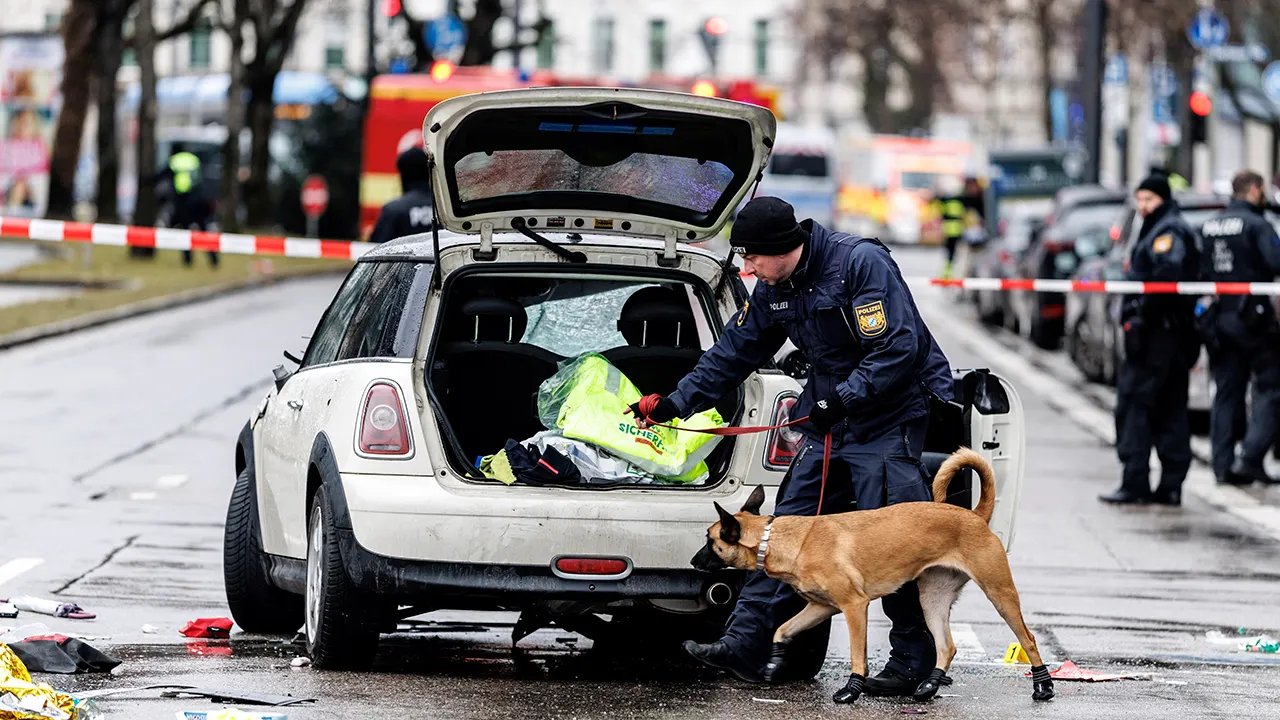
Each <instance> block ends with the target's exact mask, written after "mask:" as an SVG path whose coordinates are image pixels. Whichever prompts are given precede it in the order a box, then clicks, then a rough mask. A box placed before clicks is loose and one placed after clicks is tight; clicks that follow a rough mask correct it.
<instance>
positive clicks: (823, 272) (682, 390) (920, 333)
mask: <svg viewBox="0 0 1280 720" xmlns="http://www.w3.org/2000/svg"><path fill="white" fill-rule="evenodd" d="M801 226H802V227H803V228H804V229H805V230H806V231H808V232H809V241H808V244H807V249H806V250H805V253H804V257H803V258H802V260H801V264H800V266H799V267H798V268H797V269H796V272H795V273H794V274H793V275H792V277H791V278H789V279H788V280H787V281H785V282H782V283H779V284H778V285H776V286H770V285H768V284H766V283H763V282H759V283H756V287H755V290H754V291H753V292H752V294H751V298H750V299H749V300H748V301H747V302H746V303H745V304H744V305H743V306H742V308H741V309H740V310H739V311H738V312H737V313H735V314H734V317H733V318H732V319H731V320H730V321H729V323H728V324H727V325H726V326H725V329H724V333H723V334H722V335H721V336H720V339H719V340H717V341H716V343H715V345H714V346H712V347H711V349H709V350H707V352H706V353H704V354H703V356H702V359H701V360H699V362H698V365H697V367H695V368H694V369H693V371H692V372H690V373H689V374H688V375H687V376H685V378H684V379H683V380H681V381H680V384H679V385H678V386H677V388H676V391H675V392H674V393H672V394H671V400H672V401H673V402H674V403H675V404H676V407H677V409H679V410H680V414H681V417H687V416H688V415H690V414H693V413H696V412H701V411H702V410H706V409H707V408H710V407H713V406H715V404H716V403H717V402H719V401H720V399H722V398H724V397H726V396H727V395H728V394H729V393H730V392H732V391H733V390H734V389H736V388H737V387H738V386H739V385H741V384H742V383H743V382H744V381H745V380H746V379H747V377H748V376H749V375H750V374H751V373H752V372H754V371H756V370H758V369H759V368H761V367H762V366H764V365H765V364H766V363H768V362H769V360H770V359H771V358H772V357H773V356H774V354H775V353H777V351H778V350H779V349H780V348H781V347H782V345H783V343H784V342H785V341H786V340H787V339H788V338H790V339H791V342H793V343H794V344H795V346H796V347H797V348H798V349H799V350H800V351H801V352H803V353H804V354H805V356H806V357H807V359H808V360H809V362H810V373H809V378H808V380H807V381H806V384H805V388H804V392H803V393H802V394H801V396H800V399H799V401H798V402H797V404H796V406H795V408H793V410H792V413H791V417H793V418H799V417H804V416H806V415H808V414H809V410H810V408H811V407H812V406H813V404H814V403H815V402H817V401H818V400H821V399H823V398H825V397H830V396H831V395H832V394H835V393H838V394H839V396H840V399H841V401H843V402H844V405H845V407H846V408H848V410H849V417H848V419H847V420H846V421H845V422H844V423H843V432H842V431H841V425H837V426H836V427H835V428H834V429H833V432H834V433H835V434H836V435H837V436H838V437H841V438H844V437H847V438H848V439H850V440H852V441H854V442H865V441H866V440H868V439H870V438H873V437H876V436H878V435H880V434H882V433H884V432H887V431H889V430H892V429H894V428H896V427H897V426H898V425H900V424H901V423H903V422H906V421H908V420H913V419H916V418H920V417H924V416H926V415H927V414H928V412H929V396H930V394H932V395H934V396H936V397H937V398H938V399H940V400H943V401H949V400H951V399H952V398H953V396H954V394H953V391H952V377H951V367H950V364H949V363H948V361H947V358H946V356H945V355H943V353H942V349H941V348H940V347H938V344H937V342H935V341H934V339H933V336H932V335H931V334H930V332H929V329H928V328H927V327H926V326H925V324H924V320H923V319H922V318H921V317H920V312H919V311H918V310H917V309H916V305H915V301H914V299H913V298H912V297H911V293H910V292H909V291H908V289H907V285H906V282H905V281H904V280H903V278H902V273H901V272H900V271H899V269H898V265H897V263H895V262H894V261H893V259H892V258H891V257H890V256H889V249H888V248H886V247H885V246H884V245H883V244H881V243H880V241H879V240H875V239H872V238H862V237H855V236H853V235H847V234H845V233H838V232H833V231H830V230H828V229H826V228H824V227H822V226H821V225H819V224H818V223H815V222H813V221H812V220H805V221H804V222H802V223H801ZM799 429H800V430H801V431H803V432H804V433H805V434H806V435H809V436H811V437H816V436H817V432H816V431H814V430H813V429H812V428H810V427H809V426H808V425H807V424H802V425H800V426H799Z"/></svg>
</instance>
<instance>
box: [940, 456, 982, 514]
mask: <svg viewBox="0 0 1280 720" xmlns="http://www.w3.org/2000/svg"><path fill="white" fill-rule="evenodd" d="M963 468H973V470H974V471H975V472H977V473H978V477H979V478H980V479H981V485H980V486H979V492H980V493H981V494H980V495H979V497H978V507H976V508H974V509H973V511H974V512H975V513H977V514H978V517H980V518H982V522H984V523H987V524H990V523H991V513H992V512H994V511H995V508H996V476H995V473H994V472H993V471H992V470H991V463H989V462H987V459H986V458H984V457H982V456H981V455H979V454H978V453H977V452H975V451H973V450H971V449H969V448H967V447H962V448H960V449H959V450H956V451H955V452H953V453H951V457H949V458H947V459H946V462H944V463H942V467H941V468H938V474H937V476H935V477H934V478H933V501H934V502H946V501H947V487H948V486H950V485H951V478H953V477H955V475H956V473H958V472H960V470H962V469H963Z"/></svg>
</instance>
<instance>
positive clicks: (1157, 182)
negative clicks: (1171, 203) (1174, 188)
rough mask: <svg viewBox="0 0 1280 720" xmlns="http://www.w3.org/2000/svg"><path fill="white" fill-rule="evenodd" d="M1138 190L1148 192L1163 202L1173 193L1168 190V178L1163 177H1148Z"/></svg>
mask: <svg viewBox="0 0 1280 720" xmlns="http://www.w3.org/2000/svg"><path fill="white" fill-rule="evenodd" d="M1138 190H1150V191H1151V192H1153V193H1155V194H1157V195H1159V196H1160V198H1161V199H1163V200H1168V199H1169V198H1171V197H1173V193H1172V192H1171V191H1170V190H1169V178H1168V177H1167V176H1165V175H1148V176H1147V177H1146V178H1145V179H1144V180H1143V181H1142V184H1141V185H1139V186H1138ZM1135 192H1136V191H1135Z"/></svg>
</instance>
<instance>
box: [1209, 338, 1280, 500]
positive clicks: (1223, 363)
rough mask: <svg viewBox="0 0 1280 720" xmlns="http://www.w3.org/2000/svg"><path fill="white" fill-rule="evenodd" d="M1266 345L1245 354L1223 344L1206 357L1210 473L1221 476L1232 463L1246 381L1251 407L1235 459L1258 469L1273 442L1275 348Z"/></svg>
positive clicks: (1279, 402)
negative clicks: (1211, 389)
mask: <svg viewBox="0 0 1280 720" xmlns="http://www.w3.org/2000/svg"><path fill="white" fill-rule="evenodd" d="M1276 342H1280V341H1277V340H1276V339H1275V338H1274V336H1272V338H1271V342H1267V343H1264V344H1263V346H1262V347H1260V348H1258V349H1255V350H1250V349H1245V348H1243V347H1240V346H1239V345H1237V344H1235V343H1232V342H1230V341H1229V340H1223V341H1222V342H1221V344H1220V345H1219V346H1218V347H1217V348H1216V349H1215V351H1214V352H1213V354H1212V355H1210V357H1209V367H1210V369H1211V370H1212V371H1213V382H1214V383H1215V384H1216V385H1217V391H1216V393H1215V394H1214V397H1213V414H1212V415H1211V417H1210V423H1209V436H1210V438H1211V439H1212V441H1213V473H1214V475H1216V476H1217V477H1219V478H1225V477H1226V475H1227V473H1228V472H1229V471H1230V470H1231V464H1232V462H1233V461H1234V460H1235V455H1236V452H1235V445H1236V439H1237V438H1238V437H1239V434H1238V433H1237V432H1236V425H1237V423H1238V418H1239V417H1240V416H1241V415H1242V414H1243V413H1244V408H1245V395H1246V393H1247V392H1248V389H1249V378H1250V377H1251V376H1252V378H1253V383H1254V393H1253V408H1252V411H1251V413H1250V419H1249V423H1248V430H1247V432H1246V433H1245V435H1244V441H1243V442H1242V443H1241V444H1240V457H1241V459H1242V460H1244V462H1246V463H1248V464H1250V465H1254V466H1257V465H1261V464H1262V459H1263V457H1264V456H1265V455H1266V453H1267V449H1268V448H1269V447H1270V446H1271V444H1272V443H1273V442H1275V439H1276V431H1277V429H1278V425H1280V348H1277V347H1276Z"/></svg>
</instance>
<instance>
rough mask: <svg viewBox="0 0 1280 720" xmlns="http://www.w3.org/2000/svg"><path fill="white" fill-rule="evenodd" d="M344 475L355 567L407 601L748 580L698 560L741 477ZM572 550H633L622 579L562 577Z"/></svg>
mask: <svg viewBox="0 0 1280 720" xmlns="http://www.w3.org/2000/svg"><path fill="white" fill-rule="evenodd" d="M338 485H339V488H340V489H339V491H337V492H330V493H329V498H330V502H331V503H332V504H333V505H334V507H333V508H332V509H333V517H334V520H335V525H336V526H337V529H338V539H339V546H340V548H341V552H342V560H343V566H344V568H345V570H346V573H347V576H348V577H349V578H350V579H351V582H352V583H353V584H355V585H356V586H357V587H359V588H361V589H362V590H365V591H368V592H370V593H375V594H378V595H383V596H394V597H397V598H400V599H401V600H402V601H404V602H412V603H416V602H422V603H434V604H437V605H439V604H442V603H443V604H444V605H445V606H450V607H469V606H473V605H475V604H477V603H479V604H480V605H503V606H510V605H511V604H512V603H520V602H522V601H533V600H548V599H555V600H572V601H581V602H589V603H605V602H613V601H617V600H624V599H629V598H646V599H660V598H661V599H681V600H699V599H701V598H703V597H705V594H706V592H707V590H708V588H709V587H710V586H712V585H713V584H715V583H718V582H725V583H728V584H730V586H731V587H734V586H736V584H737V583H740V581H741V580H740V578H741V574H740V573H733V572H730V573H724V574H719V573H717V574H708V573H703V572H700V571H697V570H694V569H693V568H692V567H691V566H690V560H691V559H692V558H693V555H694V554H695V553H696V552H697V551H698V549H699V548H700V547H702V545H703V543H704V541H705V537H706V530H707V527H709V526H710V525H711V523H712V522H714V509H713V508H712V506H711V500H712V499H713V498H715V499H717V500H719V501H720V502H721V503H722V504H725V503H729V504H730V506H733V503H737V504H739V505H740V504H741V503H742V502H745V499H746V497H745V496H746V494H749V491H748V492H746V493H744V492H742V488H741V487H736V488H734V489H732V490H729V489H727V488H726V491H716V490H712V491H710V492H702V491H690V492H689V493H688V496H684V495H685V493H683V492H680V491H657V492H651V493H648V494H643V493H627V494H625V495H624V494H621V493H618V492H616V491H610V492H603V493H589V494H588V493H586V492H584V491H568V490H561V491H559V492H546V491H545V490H544V489H525V488H509V487H500V488H479V489H474V490H473V489H470V488H468V489H467V493H466V494H459V493H457V492H454V491H452V490H446V489H444V488H442V487H440V485H439V484H437V483H436V482H435V480H434V479H433V478H420V477H408V476H404V477H401V476H371V475H355V474H344V475H342V476H341V482H340V483H339V484H338ZM739 494H742V495H743V497H742V498H741V499H739V498H738V497H737V495H739ZM771 494H772V493H771ZM682 496H683V497H682ZM726 498H727V499H726ZM565 555H568V556H595V557H601V556H603V557H618V558H625V559H627V560H628V561H629V569H628V571H627V572H626V573H625V574H624V575H623V576H622V577H620V578H607V579H595V578H592V577H589V576H588V577H581V576H579V577H562V576H560V575H557V574H556V573H555V572H553V570H552V563H553V561H554V559H555V558H556V557H559V556H565ZM442 598H449V600H442Z"/></svg>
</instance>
